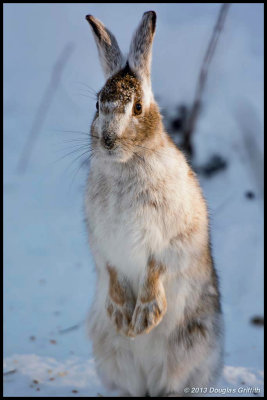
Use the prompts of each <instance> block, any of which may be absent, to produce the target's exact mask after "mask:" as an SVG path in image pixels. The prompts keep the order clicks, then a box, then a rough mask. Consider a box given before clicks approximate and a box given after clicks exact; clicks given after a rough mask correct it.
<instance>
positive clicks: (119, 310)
mask: <svg viewBox="0 0 267 400" xmlns="http://www.w3.org/2000/svg"><path fill="white" fill-rule="evenodd" d="M106 309H107V312H108V315H109V317H110V319H111V320H112V322H113V324H114V325H115V327H116V329H117V331H118V332H122V333H124V334H125V335H126V336H128V330H129V325H130V323H131V320H132V315H133V311H134V303H133V302H124V304H117V303H116V302H115V301H113V300H112V299H111V298H110V297H109V296H108V297H107V300H106Z"/></svg>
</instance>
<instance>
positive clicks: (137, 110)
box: [133, 103, 142, 115]
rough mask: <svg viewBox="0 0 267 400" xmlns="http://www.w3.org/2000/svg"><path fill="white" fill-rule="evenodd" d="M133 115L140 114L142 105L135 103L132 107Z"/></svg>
mask: <svg viewBox="0 0 267 400" xmlns="http://www.w3.org/2000/svg"><path fill="white" fill-rule="evenodd" d="M133 111H134V114H135V115H139V114H141V112H142V104H141V103H135V105H134V110H133Z"/></svg>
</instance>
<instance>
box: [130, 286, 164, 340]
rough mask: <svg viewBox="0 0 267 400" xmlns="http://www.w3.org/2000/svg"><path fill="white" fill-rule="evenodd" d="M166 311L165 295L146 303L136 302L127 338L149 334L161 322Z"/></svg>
mask: <svg viewBox="0 0 267 400" xmlns="http://www.w3.org/2000/svg"><path fill="white" fill-rule="evenodd" d="M166 309H167V305H166V299H165V294H164V293H162V295H159V296H157V297H155V298H154V299H151V300H150V301H148V302H142V301H141V300H138V301H137V304H136V306H135V310H134V314H133V318H132V321H131V324H130V330H129V333H128V334H129V336H136V335H140V334H141V333H149V332H150V331H151V330H152V329H153V328H154V327H155V326H157V325H158V324H159V323H160V321H161V320H162V318H163V316H164V314H165V312H166Z"/></svg>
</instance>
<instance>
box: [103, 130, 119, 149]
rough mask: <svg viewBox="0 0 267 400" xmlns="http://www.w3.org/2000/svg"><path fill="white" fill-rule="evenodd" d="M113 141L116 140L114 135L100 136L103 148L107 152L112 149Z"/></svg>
mask: <svg viewBox="0 0 267 400" xmlns="http://www.w3.org/2000/svg"><path fill="white" fill-rule="evenodd" d="M115 139H116V138H115V135H114V134H110V133H106V132H104V133H103V136H102V140H103V145H104V147H106V148H107V149H109V150H110V149H112V148H113V147H114V143H115Z"/></svg>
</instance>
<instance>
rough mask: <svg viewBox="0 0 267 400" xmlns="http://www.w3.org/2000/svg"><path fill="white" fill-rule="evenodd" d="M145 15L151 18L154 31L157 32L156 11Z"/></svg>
mask: <svg viewBox="0 0 267 400" xmlns="http://www.w3.org/2000/svg"><path fill="white" fill-rule="evenodd" d="M144 15H148V16H150V17H151V22H152V31H153V33H154V32H155V29H156V20H157V14H156V12H155V11H146V12H145V13H144Z"/></svg>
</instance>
